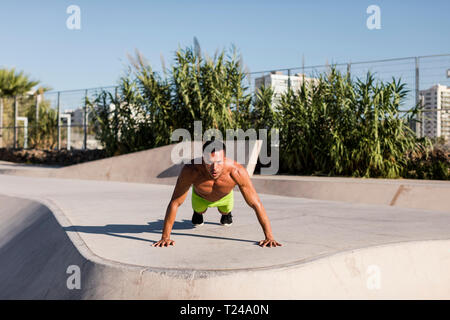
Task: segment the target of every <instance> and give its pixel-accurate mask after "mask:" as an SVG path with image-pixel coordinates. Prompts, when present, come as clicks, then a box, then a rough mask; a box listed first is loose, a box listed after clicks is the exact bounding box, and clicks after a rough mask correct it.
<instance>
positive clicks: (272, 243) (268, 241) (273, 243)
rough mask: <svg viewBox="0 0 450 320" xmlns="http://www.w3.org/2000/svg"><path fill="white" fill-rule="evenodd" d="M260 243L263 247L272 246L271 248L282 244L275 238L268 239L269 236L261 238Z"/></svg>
mask: <svg viewBox="0 0 450 320" xmlns="http://www.w3.org/2000/svg"><path fill="white" fill-rule="evenodd" d="M259 245H260V246H261V247H270V248H272V247H276V246H280V247H281V246H282V244H281V243H278V242H276V241H275V239H267V238H266V239H265V240H261V241H260V242H259Z"/></svg>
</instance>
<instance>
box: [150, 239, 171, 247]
mask: <svg viewBox="0 0 450 320" xmlns="http://www.w3.org/2000/svg"><path fill="white" fill-rule="evenodd" d="M174 245H175V241H173V240H170V239H161V240H159V241H158V242H156V243H154V244H152V247H168V246H174Z"/></svg>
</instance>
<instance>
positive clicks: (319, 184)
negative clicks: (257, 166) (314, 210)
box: [252, 176, 450, 213]
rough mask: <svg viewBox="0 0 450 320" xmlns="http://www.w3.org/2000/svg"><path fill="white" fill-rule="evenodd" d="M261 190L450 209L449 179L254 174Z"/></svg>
mask: <svg viewBox="0 0 450 320" xmlns="http://www.w3.org/2000/svg"><path fill="white" fill-rule="evenodd" d="M252 181H253V185H254V186H255V189H256V191H257V192H258V193H266V194H274V195H282V196H288V197H300V198H309V199H317V200H328V201H343V202H352V203H365V204H376V205H380V204H381V205H388V206H397V207H402V208H410V209H425V210H435V211H443V212H449V213H450V198H449V197H448V194H449V193H450V182H447V183H446V182H442V183H435V184H432V183H426V182H423V181H420V182H422V183H419V182H416V183H415V182H411V181H401V180H382V181H377V180H376V179H367V180H364V179H359V180H355V178H335V179H333V178H317V179H308V178H305V177H295V178H292V177H290V176H285V177H284V176H276V177H264V176H253V178H252Z"/></svg>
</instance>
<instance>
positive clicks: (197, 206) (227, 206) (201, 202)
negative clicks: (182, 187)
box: [192, 187, 234, 213]
mask: <svg viewBox="0 0 450 320" xmlns="http://www.w3.org/2000/svg"><path fill="white" fill-rule="evenodd" d="M233 206H234V197H233V190H231V192H230V193H229V194H227V195H226V196H225V197H223V198H222V199H219V200H217V201H214V202H211V201H208V200H206V199H203V198H202V197H200V196H199V195H198V194H197V193H195V191H194V187H192V209H194V211H195V212H198V213H203V212H205V211H206V209H208V207H209V208H212V207H217V209H219V211H220V212H222V213H229V212H231V210H233Z"/></svg>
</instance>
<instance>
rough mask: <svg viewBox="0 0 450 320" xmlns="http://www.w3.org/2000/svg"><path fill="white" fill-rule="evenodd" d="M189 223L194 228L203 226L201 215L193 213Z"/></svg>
mask: <svg viewBox="0 0 450 320" xmlns="http://www.w3.org/2000/svg"><path fill="white" fill-rule="evenodd" d="M191 221H192V224H193V225H194V226H201V225H202V224H203V214H200V213H197V212H195V211H194V214H193V215H192V220H191Z"/></svg>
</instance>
